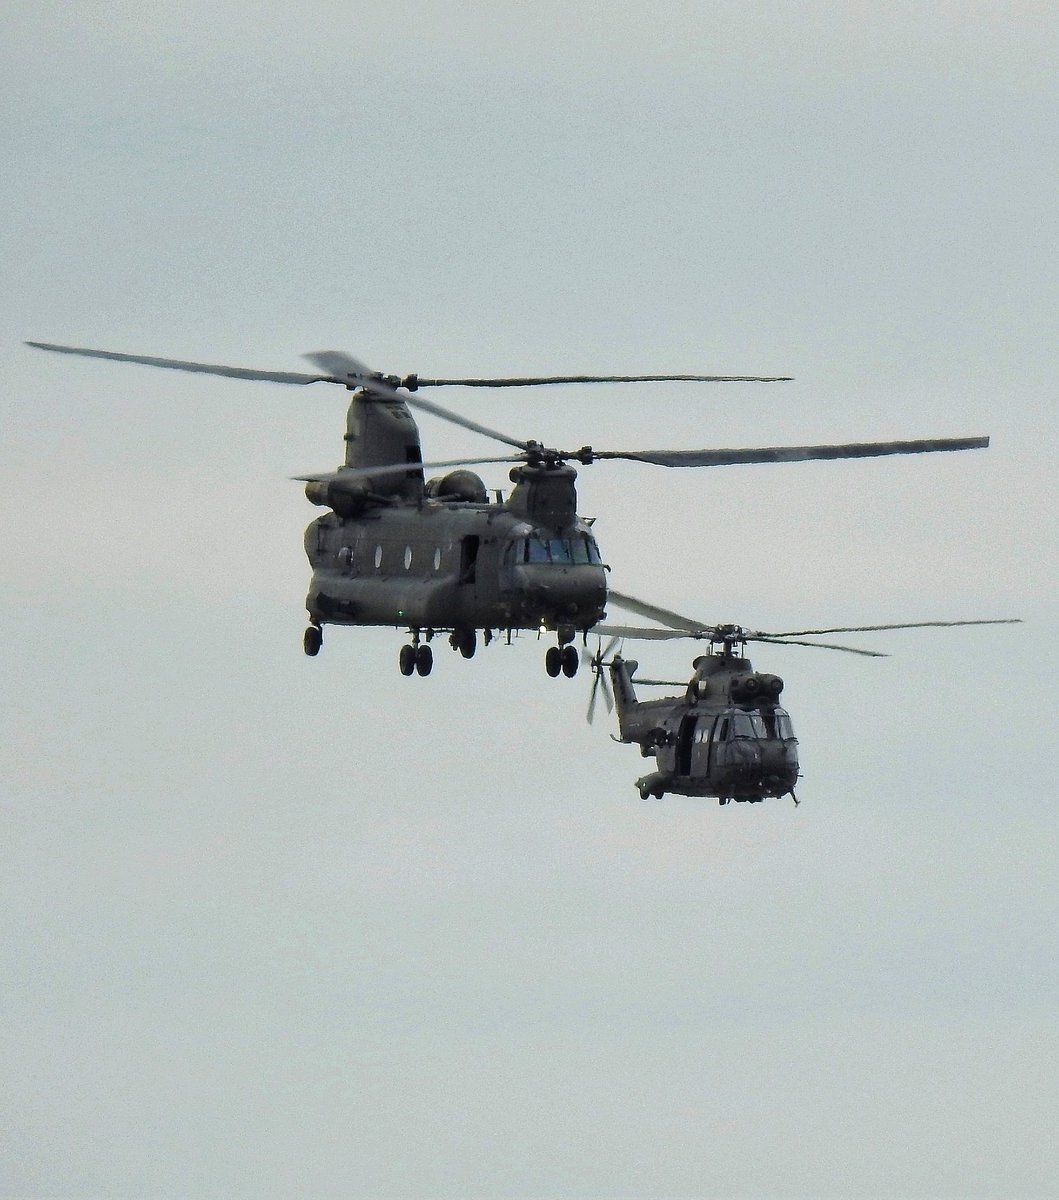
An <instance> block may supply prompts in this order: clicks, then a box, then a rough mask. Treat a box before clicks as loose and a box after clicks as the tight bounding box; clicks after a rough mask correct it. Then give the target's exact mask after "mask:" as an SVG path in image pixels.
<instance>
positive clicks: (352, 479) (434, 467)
mask: <svg viewBox="0 0 1059 1200" xmlns="http://www.w3.org/2000/svg"><path fill="white" fill-rule="evenodd" d="M522 461H523V460H522V458H521V457H519V458H451V459H449V460H448V461H446V462H424V463H418V462H416V463H410V462H403V463H390V464H388V465H384V466H377V467H339V468H338V470H337V471H320V472H318V473H317V474H315V475H292V476H291V478H292V479H293V480H295V481H297V482H299V483H335V484H338V485H339V486H340V487H341V485H342V484H344V483H357V482H359V481H360V480H362V479H374V478H377V477H378V476H379V475H395V474H397V473H398V472H399V471H440V470H443V469H446V468H448V467H477V466H487V465H489V464H490V463H517V462H522Z"/></svg>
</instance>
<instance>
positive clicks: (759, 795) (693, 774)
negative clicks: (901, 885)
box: [585, 591, 1020, 804]
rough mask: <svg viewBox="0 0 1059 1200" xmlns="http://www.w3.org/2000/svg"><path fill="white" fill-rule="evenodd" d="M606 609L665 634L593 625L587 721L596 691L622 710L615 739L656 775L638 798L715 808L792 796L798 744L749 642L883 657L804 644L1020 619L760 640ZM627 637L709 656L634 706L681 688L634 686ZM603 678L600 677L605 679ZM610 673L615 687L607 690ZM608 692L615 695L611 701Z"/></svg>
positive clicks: (644, 612)
mask: <svg viewBox="0 0 1059 1200" xmlns="http://www.w3.org/2000/svg"><path fill="white" fill-rule="evenodd" d="M609 601H610V603H612V604H614V605H615V606H616V607H618V608H624V609H627V610H628V611H629V612H633V613H636V614H637V615H638V616H641V617H647V618H648V619H649V620H653V621H658V622H659V623H660V625H663V626H665V628H657V629H656V628H651V627H639V626H636V627H633V626H628V625H597V626H596V629H595V632H596V633H597V634H600V635H602V636H604V637H606V636H608V635H609V636H610V639H611V640H610V642H609V643H608V644H607V646H606V647H605V648H604V647H603V645H602V642H601V643H600V648H599V650H598V651H597V652H596V654H595V655H593V656H592V657H591V658H589V656H588V653H587V651H586V652H585V657H586V659H587V661H588V662H589V663H590V664H591V667H592V670H593V671H594V673H595V679H594V680H593V682H592V692H591V695H590V697H589V702H588V714H587V715H588V720H589V722H591V721H592V719H593V716H594V714H595V707H596V697H597V693H598V692H599V691H602V693H603V699H604V701H605V703H606V706H607V711H608V712H610V711H612V709H613V708H614V707H615V706H616V707H617V710H618V732H619V736H618V737H617V738H615V741H620V742H626V743H635V744H637V745H638V746H639V747H640V753H641V755H642V756H643V757H644V758H649V757H650V756H651V755H654V757H655V762H656V770H654V771H652V772H651V773H650V774H648V775H644V776H643V777H642V778H640V779H638V780H637V781H636V787H637V788H638V789H639V792H640V799H641V800H646V799H648V797H651V798H653V799H656V800H661V798H662V797H663V796H664V795H665V794H666V793H667V792H671V793H674V794H676V795H680V796H713V797H716V798H717V800H718V801H719V802H720V803H721V804H728V803H730V802H731V801H732V800H736V801H745V802H749V803H751V804H756V803H759V802H760V801H762V800H764V799H766V797H778V796H790V797H791V799H792V800H793V801H794V803H795V804H797V803H798V798H797V796H796V795H795V793H794V785H795V783H796V782H797V780H798V777H799V773H798V739H797V738H796V737H795V736H794V728H793V726H792V725H791V718H790V715H789V714H788V713H787V711H786V710H785V709H784V708H781V707H780V703H779V699H780V694H781V693H782V691H783V680H782V679H781V678H780V677H779V676H778V675H769V674H765V673H763V672H759V671H755V670H754V668H753V666H752V664H751V662H750V659H748V658H746V657H745V654H746V644H747V642H764V643H766V644H769V645H773V646H815V647H817V648H818V649H821V650H842V651H844V652H846V653H847V654H864V655H868V656H870V657H872V658H884V657H885V655H884V654H882V653H880V652H879V651H878V650H862V649H858V648H856V647H854V646H838V645H835V644H834V643H832V642H818V641H807V640H806V639H807V638H814V637H820V636H824V635H826V634H832V633H869V632H877V631H881V630H888V629H925V628H941V627H951V626H956V625H1017V624H1020V621H1019V619H1018V618H1010V617H1009V618H1005V619H1001V620H983V621H915V622H911V623H907V624H899V625H846V626H841V627H834V628H831V629H798V630H792V631H789V632H786V633H763V632H761V631H760V630H749V629H743V628H741V627H740V626H739V625H706V624H703V623H701V622H699V621H694V620H692V619H691V618H689V617H685V616H681V615H680V614H679V613H675V612H672V611H670V610H669V609H666V608H659V607H658V606H657V605H654V604H647V603H645V602H644V601H643V600H637V599H636V597H635V596H626V595H623V594H622V593H620V592H615V591H611V593H610V595H609ZM625 638H634V639H640V640H643V641H670V640H671V639H674V638H695V639H698V640H700V641H705V642H707V643H709V652H708V653H707V654H703V655H700V656H699V657H698V658H696V659H695V660H694V662H693V664H692V665H693V666H694V668H695V673H694V675H692V677H691V679H690V681H689V682H688V684H687V687H686V689H685V691H684V694H683V695H682V696H668V697H665V698H664V699H661V700H638V699H637V697H636V686H637V685H644V686H654V687H682V686H684V685H682V684H679V683H676V682H674V681H672V680H661V679H636V678H635V675H636V670H637V667H638V664H637V663H636V662H635V661H632V660H626V659H623V658H622V657H621V655H620V654H615V653H613V651H614V649H615V647H616V646H617V645H618V644H619V642H621V641H622V640H623V639H625ZM604 672H606V674H605V673H604ZM608 674H609V676H610V680H611V686H610V687H609V686H608V684H607V675H608ZM611 687H613V698H612V694H611Z"/></svg>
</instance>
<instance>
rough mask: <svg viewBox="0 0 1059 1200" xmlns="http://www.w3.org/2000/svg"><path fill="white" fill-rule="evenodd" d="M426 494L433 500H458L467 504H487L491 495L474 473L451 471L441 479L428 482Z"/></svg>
mask: <svg viewBox="0 0 1059 1200" xmlns="http://www.w3.org/2000/svg"><path fill="white" fill-rule="evenodd" d="M426 494H427V495H428V496H429V497H430V498H431V499H433V500H457V501H462V502H464V503H466V504H485V503H486V501H487V500H488V499H489V494H488V492H486V490H485V483H484V482H483V481H482V480H481V479H480V478H479V477H478V476H477V475H476V474H475V473H474V472H473V471H467V470H460V471H450V472H449V473H448V474H447V475H443V476H442V477H441V478H440V479H431V480H428V481H427V485H426Z"/></svg>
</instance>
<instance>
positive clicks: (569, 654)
mask: <svg viewBox="0 0 1059 1200" xmlns="http://www.w3.org/2000/svg"><path fill="white" fill-rule="evenodd" d="M560 654H561V655H562V659H561V661H562V668H563V674H564V675H565V676H566V678H567V679H573V677H574V676H575V675H576V674H577V668H578V667H579V666H580V665H581V656H580V655H579V654H578V653H577V647H576V646H564V647H563V648H562V650H561V651H560Z"/></svg>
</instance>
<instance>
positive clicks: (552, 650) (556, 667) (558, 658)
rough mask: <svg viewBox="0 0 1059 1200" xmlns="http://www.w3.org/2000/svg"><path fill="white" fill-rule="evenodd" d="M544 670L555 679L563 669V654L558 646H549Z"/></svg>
mask: <svg viewBox="0 0 1059 1200" xmlns="http://www.w3.org/2000/svg"><path fill="white" fill-rule="evenodd" d="M544 669H545V670H546V671H547V672H548V674H549V675H550V676H551V677H552V678H553V679H554V678H555V677H556V676H557V675H559V674H560V673H561V672H562V669H563V652H562V651H561V650H560V649H559V647H558V646H549V647H548V653H547V654H546V655H545V656H544Z"/></svg>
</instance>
